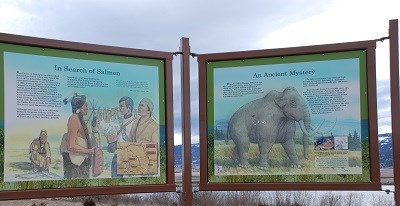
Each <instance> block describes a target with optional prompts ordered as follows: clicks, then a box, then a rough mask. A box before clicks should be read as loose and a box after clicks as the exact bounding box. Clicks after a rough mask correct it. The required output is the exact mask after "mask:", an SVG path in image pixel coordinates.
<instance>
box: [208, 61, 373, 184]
mask: <svg viewBox="0 0 400 206" xmlns="http://www.w3.org/2000/svg"><path fill="white" fill-rule="evenodd" d="M210 65H211V66H210ZM223 65H226V63H224V64H223ZM209 66H210V67H211V68H212V67H213V65H212V63H210V64H209ZM209 71H212V76H211V75H210V76H209V77H212V79H213V90H212V91H213V95H212V100H213V101H210V103H209V104H208V106H209V107H210V108H212V112H210V113H209V114H208V115H211V116H212V117H213V122H212V124H209V130H208V135H209V138H210V139H209V140H211V139H212V140H213V153H211V154H212V156H211V155H210V153H209V155H210V156H209V157H211V158H210V159H209V161H210V160H211V162H212V163H213V165H214V166H213V168H211V169H212V170H211V171H213V173H212V174H214V175H215V176H213V177H212V178H211V181H214V178H215V181H221V180H222V181H233V180H232V179H229V178H230V177H232V176H235V178H237V177H240V176H252V175H255V176H263V175H264V176H270V175H286V176H288V177H289V176H290V175H315V174H323V175H325V174H331V175H338V174H356V175H360V174H362V167H361V166H362V161H363V160H362V147H361V144H362V141H363V140H362V137H363V138H364V139H366V138H367V136H365V135H364V136H363V134H361V131H362V128H363V125H365V124H364V123H363V121H364V120H362V119H361V110H360V105H361V101H360V73H359V72H360V63H359V59H357V58H354V59H339V60H329V61H309V62H294V63H288V64H261V65H250V66H243V67H240V66H233V67H226V66H225V67H219V64H218V63H215V68H214V69H213V70H209ZM228 74H229V75H228ZM209 98H211V96H210V97H209ZM347 134H349V135H347ZM224 177H226V178H228V179H224ZM219 178H221V179H219ZM232 178H233V177H232ZM337 178H340V176H337ZM270 179H273V177H271V178H270Z"/></svg>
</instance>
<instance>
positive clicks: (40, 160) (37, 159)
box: [29, 129, 51, 172]
mask: <svg viewBox="0 0 400 206" xmlns="http://www.w3.org/2000/svg"><path fill="white" fill-rule="evenodd" d="M29 153H30V160H31V165H32V170H33V171H35V172H42V171H47V172H48V171H49V167H50V163H51V153H50V144H49V142H48V141H47V130H45V129H42V130H41V131H40V134H39V138H36V139H34V140H33V141H32V143H31V145H30V151H29Z"/></svg>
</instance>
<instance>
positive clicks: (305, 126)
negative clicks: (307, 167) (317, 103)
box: [299, 108, 314, 159]
mask: <svg viewBox="0 0 400 206" xmlns="http://www.w3.org/2000/svg"><path fill="white" fill-rule="evenodd" d="M303 112H304V119H303V120H300V121H299V125H300V129H301V131H302V132H303V152H304V158H306V159H307V158H308V151H307V145H308V137H309V136H313V135H314V134H312V129H311V117H310V112H309V111H308V109H307V108H306V109H304V110H303Z"/></svg>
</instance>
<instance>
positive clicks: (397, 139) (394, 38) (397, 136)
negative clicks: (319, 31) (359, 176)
mask: <svg viewBox="0 0 400 206" xmlns="http://www.w3.org/2000/svg"><path fill="white" fill-rule="evenodd" d="M398 26H399V25H398V20H397V19H395V20H390V21H389V39H390V48H389V50H390V96H391V107H392V144H393V176H394V188H395V193H394V201H395V203H396V205H400V176H399V175H400V174H399V172H400V126H399V122H400V99H399V92H400V91H399V86H400V85H399V28H398Z"/></svg>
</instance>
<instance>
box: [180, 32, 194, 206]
mask: <svg viewBox="0 0 400 206" xmlns="http://www.w3.org/2000/svg"><path fill="white" fill-rule="evenodd" d="M180 52H182V56H181V84H182V86H181V93H182V100H181V102H182V161H183V170H182V201H183V205H192V200H193V192H192V140H191V138H192V135H191V121H190V45H189V38H185V37H182V38H181V47H180Z"/></svg>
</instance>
